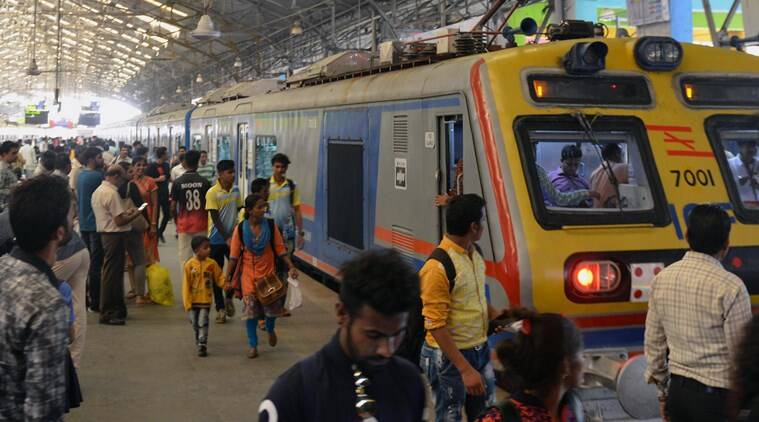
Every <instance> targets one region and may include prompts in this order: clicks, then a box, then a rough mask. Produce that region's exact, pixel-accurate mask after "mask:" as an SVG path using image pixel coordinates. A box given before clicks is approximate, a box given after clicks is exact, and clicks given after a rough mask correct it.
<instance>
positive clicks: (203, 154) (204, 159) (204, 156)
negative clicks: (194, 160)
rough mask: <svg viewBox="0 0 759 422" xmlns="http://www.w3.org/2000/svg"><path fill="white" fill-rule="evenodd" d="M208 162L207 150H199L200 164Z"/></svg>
mask: <svg viewBox="0 0 759 422" xmlns="http://www.w3.org/2000/svg"><path fill="white" fill-rule="evenodd" d="M207 162H208V151H200V165H201V166H204V165H206V163H207Z"/></svg>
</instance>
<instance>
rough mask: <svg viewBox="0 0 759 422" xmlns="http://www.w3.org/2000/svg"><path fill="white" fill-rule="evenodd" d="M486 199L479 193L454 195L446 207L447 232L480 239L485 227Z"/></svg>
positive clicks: (473, 240)
mask: <svg viewBox="0 0 759 422" xmlns="http://www.w3.org/2000/svg"><path fill="white" fill-rule="evenodd" d="M484 216H485V200H484V199H482V197H480V196H479V195H476V194H473V193H467V194H465V195H459V196H455V197H453V198H452V199H451V200H450V202H448V206H447V208H446V209H445V225H446V233H448V234H449V235H453V236H458V237H466V238H469V240H471V241H472V242H476V241H478V240H480V237H482V232H483V230H484V227H485V223H484V221H483V218H484Z"/></svg>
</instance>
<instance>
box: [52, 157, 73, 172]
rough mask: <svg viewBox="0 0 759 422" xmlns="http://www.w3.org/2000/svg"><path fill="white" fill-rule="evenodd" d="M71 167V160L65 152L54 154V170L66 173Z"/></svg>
mask: <svg viewBox="0 0 759 422" xmlns="http://www.w3.org/2000/svg"><path fill="white" fill-rule="evenodd" d="M69 167H71V159H70V158H69V155H68V154H66V153H65V152H59V153H58V154H55V169H56V170H60V171H66V170H68V169H69Z"/></svg>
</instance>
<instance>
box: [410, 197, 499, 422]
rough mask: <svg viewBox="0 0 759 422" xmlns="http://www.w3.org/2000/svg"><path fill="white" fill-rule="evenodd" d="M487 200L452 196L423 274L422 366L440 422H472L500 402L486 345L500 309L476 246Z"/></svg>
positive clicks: (420, 274) (488, 349)
mask: <svg viewBox="0 0 759 422" xmlns="http://www.w3.org/2000/svg"><path fill="white" fill-rule="evenodd" d="M484 216H485V200H484V199H482V198H481V197H480V196H478V195H475V194H465V195H460V196H456V197H454V198H452V199H451V200H450V202H448V206H447V208H446V210H445V219H446V235H445V236H444V238H443V240H442V241H441V242H440V244H439V245H438V248H437V249H436V250H435V251H434V252H433V253H432V255H431V256H430V259H428V260H427V262H426V263H425V265H424V266H423V267H422V269H421V271H420V272H419V277H420V280H421V298H422V315H423V317H424V329H425V330H426V336H425V340H424V344H423V345H422V350H421V359H420V366H421V368H422V371H423V372H424V373H425V374H426V375H427V378H428V379H429V381H430V384H431V386H432V391H433V394H434V395H435V397H436V400H435V414H436V417H435V420H436V421H438V422H442V421H444V420H445V421H460V420H461V414H462V409H466V414H467V419H468V420H469V421H473V420H474V419H475V418H476V417H477V415H479V414H480V413H481V412H482V411H483V410H485V408H486V407H487V406H488V405H491V404H492V403H493V402H494V399H495V374H494V372H493V366H492V364H491V363H490V348H489V347H488V343H487V335H488V325H489V322H490V321H492V320H495V319H496V318H497V317H498V316H499V315H501V314H502V312H498V311H496V310H495V309H494V308H493V307H492V306H491V305H490V304H489V303H488V302H487V298H486V297H485V261H484V259H483V257H482V254H481V253H480V252H479V247H478V246H477V245H476V243H475V242H477V241H478V240H480V238H481V237H482V233H483V230H484V227H485V221H484Z"/></svg>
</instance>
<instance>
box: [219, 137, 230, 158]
mask: <svg viewBox="0 0 759 422" xmlns="http://www.w3.org/2000/svg"><path fill="white" fill-rule="evenodd" d="M216 157H217V158H216V161H217V162H218V161H221V160H231V159H232V137H231V136H229V135H221V136H220V137H219V139H218V140H217V141H216Z"/></svg>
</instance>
